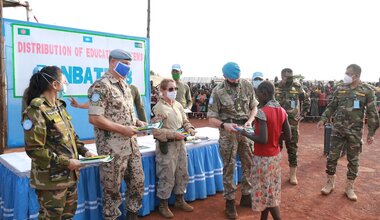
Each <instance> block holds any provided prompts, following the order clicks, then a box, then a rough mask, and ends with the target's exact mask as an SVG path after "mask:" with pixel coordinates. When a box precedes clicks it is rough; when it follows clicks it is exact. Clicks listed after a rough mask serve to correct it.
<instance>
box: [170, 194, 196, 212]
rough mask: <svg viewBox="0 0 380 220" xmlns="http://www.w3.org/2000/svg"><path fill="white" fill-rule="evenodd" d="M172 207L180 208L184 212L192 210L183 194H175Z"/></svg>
mask: <svg viewBox="0 0 380 220" xmlns="http://www.w3.org/2000/svg"><path fill="white" fill-rule="evenodd" d="M174 207H175V208H177V209H180V210H182V211H185V212H192V211H193V210H194V208H193V207H192V206H190V205H189V204H187V202H186V201H185V199H184V198H183V194H177V195H175V203H174Z"/></svg>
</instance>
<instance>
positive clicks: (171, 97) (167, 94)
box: [166, 91, 177, 101]
mask: <svg viewBox="0 0 380 220" xmlns="http://www.w3.org/2000/svg"><path fill="white" fill-rule="evenodd" d="M166 96H167V97H168V98H169V99H170V100H173V101H174V100H175V98H176V97H177V91H173V92H169V91H168V92H167V93H166Z"/></svg>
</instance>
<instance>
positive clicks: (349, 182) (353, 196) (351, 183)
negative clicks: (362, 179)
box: [344, 179, 358, 201]
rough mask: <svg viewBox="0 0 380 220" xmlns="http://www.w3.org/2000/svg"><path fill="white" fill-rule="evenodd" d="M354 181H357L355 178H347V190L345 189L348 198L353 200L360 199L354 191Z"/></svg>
mask: <svg viewBox="0 0 380 220" xmlns="http://www.w3.org/2000/svg"><path fill="white" fill-rule="evenodd" d="M354 182H355V180H349V179H347V182H346V190H345V191H344V192H345V193H346V195H347V197H348V199H349V200H351V201H356V200H358V197H357V196H356V194H355V192H354Z"/></svg>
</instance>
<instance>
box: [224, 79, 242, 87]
mask: <svg viewBox="0 0 380 220" xmlns="http://www.w3.org/2000/svg"><path fill="white" fill-rule="evenodd" d="M226 82H227V83H228V85H230V86H231V87H237V86H238V85H239V82H230V81H228V80H226Z"/></svg>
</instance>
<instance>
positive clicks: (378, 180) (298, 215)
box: [141, 119, 380, 220]
mask: <svg viewBox="0 0 380 220" xmlns="http://www.w3.org/2000/svg"><path fill="white" fill-rule="evenodd" d="M191 122H192V123H193V125H194V126H195V127H204V126H207V120H194V119H193V120H191ZM300 132H301V135H300V140H299V154H298V155H299V156H298V158H299V159H298V173H297V177H298V182H299V183H298V185H297V186H293V185H291V184H290V183H289V182H288V178H289V168H288V157H287V153H286V150H285V149H284V150H283V151H282V162H281V167H282V198H281V205H280V209H281V215H282V219H297V220H298V219H318V220H324V219H326V220H327V219H339V220H341V219H355V220H356V219H363V220H364V219H366V220H368V219H371V220H372V219H373V220H380V163H379V158H380V132H379V131H378V132H377V135H376V137H375V142H374V143H373V144H372V145H370V146H368V145H367V144H364V146H363V153H362V154H361V155H360V167H359V176H358V178H357V180H356V182H355V184H356V185H355V189H356V193H357V196H358V201H357V202H352V201H349V200H348V199H347V198H346V196H345V194H344V187H345V180H346V171H347V167H346V166H347V159H346V157H342V158H341V159H340V160H339V162H338V167H337V179H336V186H335V190H334V191H333V192H332V193H331V194H330V195H328V196H323V195H321V193H320V190H321V188H322V187H323V185H324V184H325V182H326V174H325V165H326V158H325V157H324V156H323V129H321V130H318V129H317V128H316V124H315V123H301V125H300ZM366 134H367V132H366V130H365V134H364V136H363V137H366ZM239 201H240V193H238V194H237V198H236V204H237V205H238V204H239ZM190 204H191V205H192V206H194V212H191V213H184V212H181V211H178V210H176V209H174V208H173V207H171V210H172V211H173V213H174V216H175V217H174V219H181V220H182V219H198V220H204V219H213V220H216V219H225V217H224V211H223V210H224V207H225V201H224V199H223V196H222V193H217V194H216V195H214V196H210V197H208V198H207V199H205V200H196V201H194V202H191V203H190ZM237 211H238V215H239V217H238V219H260V213H257V212H256V213H255V212H253V211H251V210H250V209H248V208H241V207H240V206H237ZM141 219H143V220H150V219H163V218H161V217H160V215H159V214H158V212H157V211H154V212H152V213H151V214H150V215H148V216H146V217H143V218H141ZM269 219H272V218H271V217H269Z"/></svg>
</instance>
